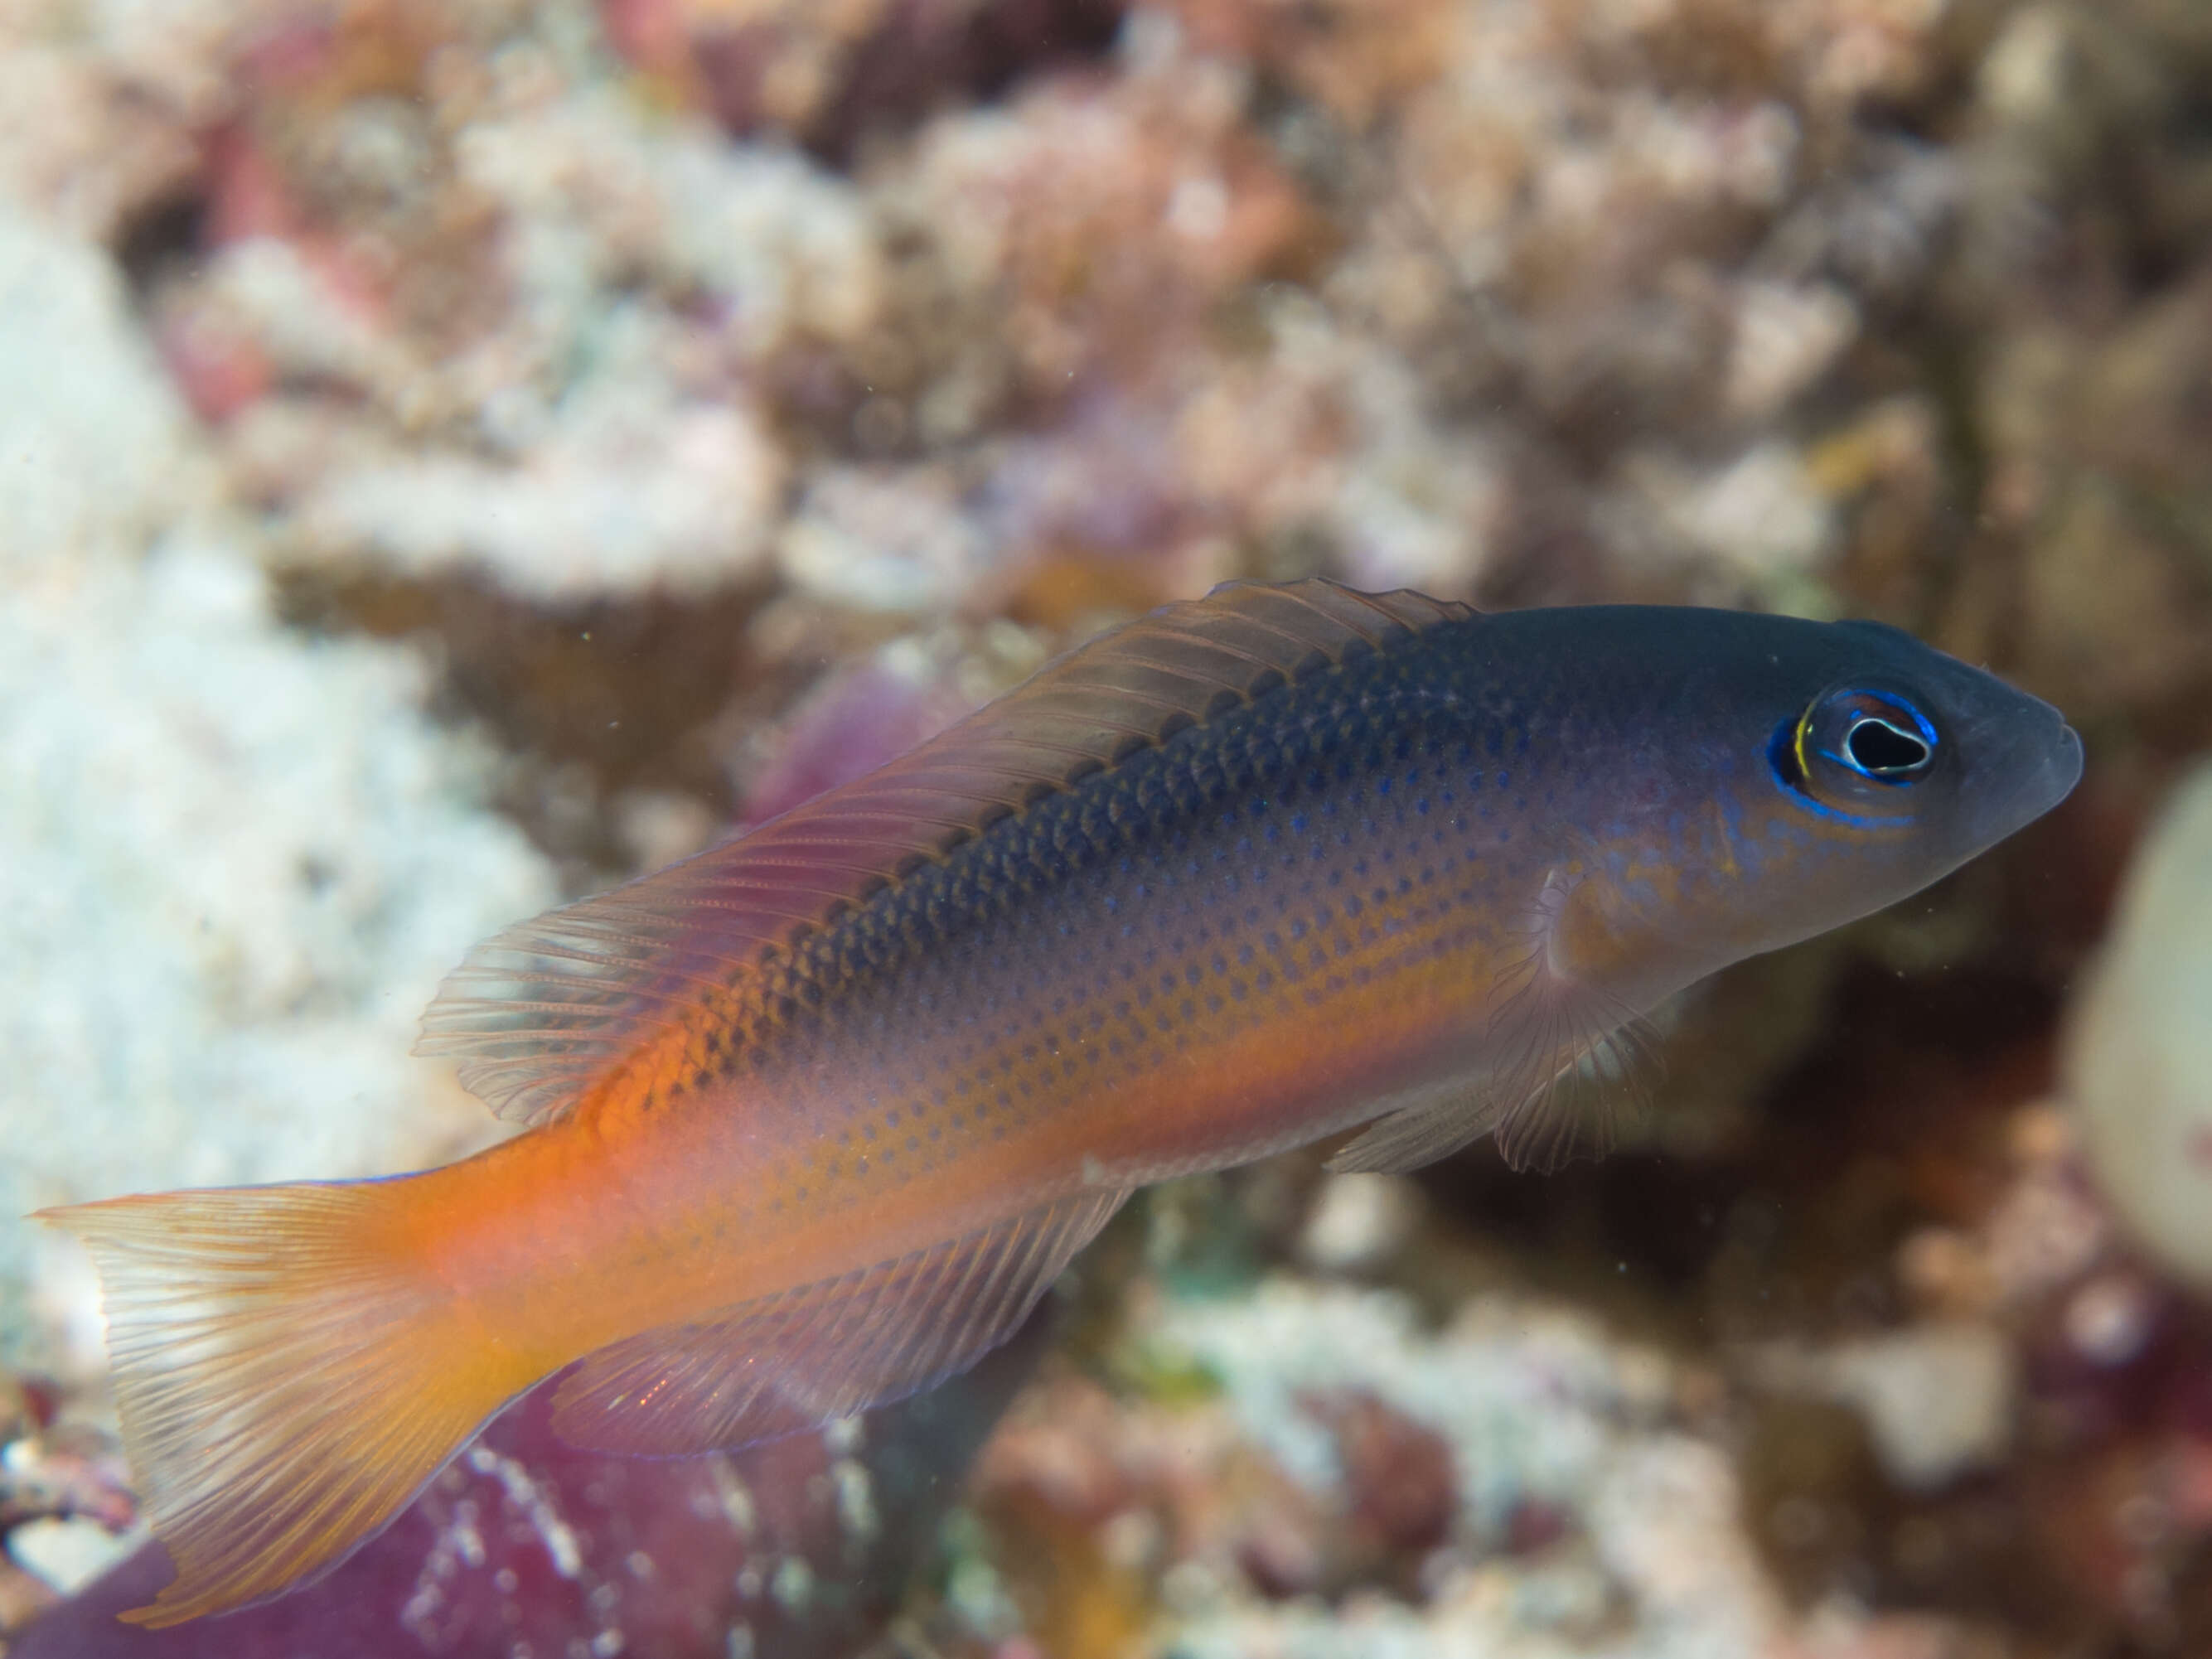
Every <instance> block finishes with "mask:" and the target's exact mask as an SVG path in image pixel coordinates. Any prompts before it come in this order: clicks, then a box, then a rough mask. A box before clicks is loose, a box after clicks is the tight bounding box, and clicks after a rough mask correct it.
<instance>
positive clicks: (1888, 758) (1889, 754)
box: [1844, 720, 1928, 774]
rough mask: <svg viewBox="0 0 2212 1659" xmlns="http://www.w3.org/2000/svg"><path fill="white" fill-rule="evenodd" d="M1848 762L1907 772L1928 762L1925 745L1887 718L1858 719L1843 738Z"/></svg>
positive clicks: (1875, 770) (1870, 768)
mask: <svg viewBox="0 0 2212 1659" xmlns="http://www.w3.org/2000/svg"><path fill="white" fill-rule="evenodd" d="M1844 750H1845V752H1846V753H1848V754H1849V755H1850V757H1851V763H1852V764H1853V765H1854V766H1857V767H1859V768H1861V769H1863V770H1865V771H1868V772H1872V773H1875V774H1881V773H1888V772H1910V771H1911V770H1913V769H1915V768H1916V767H1921V766H1925V765H1926V764H1927V763H1928V745H1927V744H1924V743H1923V742H1921V740H1920V739H1919V738H1916V737H1914V736H1912V735H1911V733H1909V732H1900V731H1899V730H1898V729H1897V728H1896V727H1895V726H1892V725H1891V724H1889V722H1888V721H1887V720H1861V721H1860V722H1859V723H1858V724H1857V726H1853V727H1851V730H1850V736H1849V737H1847V738H1844Z"/></svg>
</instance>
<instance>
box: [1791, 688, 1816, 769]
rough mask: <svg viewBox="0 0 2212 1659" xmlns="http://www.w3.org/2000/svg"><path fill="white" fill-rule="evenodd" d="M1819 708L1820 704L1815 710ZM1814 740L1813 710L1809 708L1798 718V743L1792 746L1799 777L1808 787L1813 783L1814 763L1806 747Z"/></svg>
mask: <svg viewBox="0 0 2212 1659" xmlns="http://www.w3.org/2000/svg"><path fill="white" fill-rule="evenodd" d="M1818 706H1819V705H1818V704H1815V705H1814V707H1815V708H1817V707H1818ZM1812 740H1813V710H1812V709H1811V708H1808V709H1807V710H1806V711H1805V712H1804V713H1803V714H1800V715H1799V716H1798V717H1797V737H1796V742H1795V743H1793V744H1791V745H1790V746H1791V748H1792V749H1793V750H1795V751H1796V757H1797V775H1798V776H1799V777H1801V778H1802V779H1804V780H1805V781H1806V783H1807V784H1808V785H1809V784H1811V782H1812V781H1813V761H1812V757H1811V756H1809V755H1808V754H1807V753H1806V752H1805V745H1806V744H1808V743H1810V742H1811V741H1812Z"/></svg>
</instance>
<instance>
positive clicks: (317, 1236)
mask: <svg viewBox="0 0 2212 1659" xmlns="http://www.w3.org/2000/svg"><path fill="white" fill-rule="evenodd" d="M403 1187H404V1183H401V1182H391V1183H386V1182H363V1183H359V1184H350V1185H349V1184H333V1185H315V1184H301V1185H293V1186H275V1187H243V1188H229V1189H227V1190H216V1191H210V1192H189V1193H168V1194H161V1195H159V1196H156V1197H142V1198H120V1199H113V1200H107V1201H105V1202H102V1203H97V1204H85V1205H79V1206H75V1207H73V1208H69V1209H61V1210H47V1211H42V1212H40V1218H42V1219H45V1220H49V1221H52V1222H55V1223H57V1224H58V1225H61V1226H63V1227H65V1228H67V1229H68V1230H69V1231H71V1232H73V1233H75V1234H76V1236H77V1237H78V1238H80V1239H82V1241H83V1242H84V1244H85V1247H86V1248H87V1249H88V1250H90V1252H91V1253H92V1256H93V1259H94V1261H95V1262H96V1263H98V1265H99V1267H100V1276H101V1279H102V1281H103V1283H104V1285H105V1288H106V1312H107V1346H108V1354H109V1358H110V1359H111V1360H112V1364H113V1366H114V1372H115V1395H116V1404H117V1406H118V1409H119V1411H120V1413H121V1416H122V1419H123V1443H124V1449H125V1452H126V1453H127V1454H128V1455H129V1456H130V1459H131V1468H132V1469H133V1471H134V1472H135V1473H136V1474H137V1480H138V1482H139V1493H140V1498H141V1500H142V1502H143V1504H144V1506H145V1509H146V1511H147V1514H148V1516H149V1519H150V1521H151V1522H152V1524H153V1528H154V1531H155V1535H156V1536H158V1537H159V1538H160V1539H161V1541H162V1543H163V1544H165V1545H167V1547H168V1551H169V1555H170V1559H172V1560H173V1561H174V1562H175V1563H176V1567H177V1576H176V1578H175V1580H174V1581H173V1583H170V1584H169V1586H168V1587H167V1589H164V1590H162V1591H161V1594H160V1595H158V1596H156V1597H155V1600H154V1602H153V1604H152V1605H151V1606H149V1607H139V1608H137V1609H136V1610H134V1611H132V1612H130V1613H125V1614H124V1615H123V1617H124V1618H125V1619H126V1620H130V1621H131V1623H133V1624H139V1625H149V1626H156V1627H159V1626H165V1625H174V1624H178V1623H180V1622H182V1621H183V1620H187V1619H192V1618H197V1617H198V1616H199V1615H200V1614H202V1613H220V1612H222V1611H224V1610H225V1609H228V1608H231V1607H243V1606H246V1604H248V1603H250V1602H254V1601H264V1600H266V1599H267V1598H269V1597H270V1596H272V1595H276V1594H277V1593H278V1592H280V1591H282V1590H284V1589H289V1588H290V1587H291V1586H292V1585H294V1584H295V1583H299V1582H300V1581H301V1580H302V1579H305V1578H308V1577H313V1576H314V1575H316V1574H318V1573H319V1572H321V1571H326V1570H328V1569H329V1568H331V1567H332V1566H335V1565H337V1563H338V1562H339V1561H341V1560H343V1559H344V1558H345V1557H346V1556H347V1555H348V1554H349V1553H351V1552H352V1551H353V1550H354V1548H355V1547H357V1546H358V1545H360V1544H361V1543H362V1542H363V1541H366V1540H367V1539H368V1538H369V1537H370V1536H372V1535H373V1534H374V1533H375V1532H376V1531H377V1530H378V1529H379V1528H381V1527H382V1526H383V1525H384V1524H385V1523H386V1522H388V1521H390V1520H391V1519H392V1516H395V1515H397V1514H398V1512H399V1510H401V1509H402V1508H403V1507H404V1506H405V1504H407V1502H408V1500H409V1499H410V1498H413V1497H414V1495H415V1494H416V1492H418V1491H419V1490H421V1488H422V1485H423V1483H424V1482H425V1481H427V1480H428V1479H429V1478H430V1477H431V1476H432V1475H433V1474H436V1473H437V1472H438V1470H439V1469H440V1468H441V1467H443V1465H444V1464H445V1462H446V1460H447V1458H449V1457H451V1456H452V1455H453V1452H454V1451H455V1449H458V1448H459V1446H460V1444H461V1443H463V1441H465V1439H466V1438H467V1437H468V1436H469V1435H470V1433H471V1431H473V1430H475V1429H476V1427H477V1425H479V1424H480V1423H482V1422H483V1420H484V1419H485V1418H486V1417H488V1416H489V1415H490V1414H491V1413H493V1412H494V1411H495V1410H496V1409H498V1407H499V1406H500V1405H501V1402H502V1401H505V1400H506V1399H507V1398H508V1396H509V1395H512V1394H513V1393H514V1392H516V1391H517V1389H520V1388H521V1387H523V1386H526V1384H527V1383H530V1382H531V1381H532V1380H534V1379H532V1378H529V1377H521V1378H519V1379H518V1378H515V1377H512V1376H505V1375H503V1374H501V1366H500V1364H499V1363H498V1362H497V1361H496V1360H495V1358H493V1357H492V1356H489V1355H488V1354H486V1353H484V1352H483V1345H482V1344H481V1343H479V1344H477V1345H476V1346H477V1352H469V1351H468V1348H467V1346H466V1345H465V1344H464V1343H463V1342H462V1341H461V1340H459V1334H458V1333H457V1323H458V1322H457V1321H456V1319H455V1318H454V1316H453V1312H452V1310H451V1308H450V1306H449V1305H448V1304H447V1302H446V1299H445V1298H444V1297H442V1296H441V1294H440V1292H439V1290H438V1287H437V1285H436V1284H435V1281H434V1280H432V1279H430V1278H429V1277H428V1275H427V1274H425V1273H422V1271H421V1269H420V1268H419V1267H418V1266H417V1265H416V1262H415V1261H414V1260H413V1258H412V1257H411V1255H410V1253H409V1252H406V1251H404V1250H402V1249H397V1248H395V1247H394V1246H393V1244H392V1237H393V1233H394V1230H393V1228H392V1226H391V1225H389V1218H390V1215H391V1211H390V1208H389V1206H391V1205H392V1203H393V1202H394V1201H395V1200H397V1199H398V1191H399V1189H400V1188H403Z"/></svg>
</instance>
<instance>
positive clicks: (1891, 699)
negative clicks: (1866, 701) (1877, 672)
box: [1836, 686, 1937, 755]
mask: <svg viewBox="0 0 2212 1659" xmlns="http://www.w3.org/2000/svg"><path fill="white" fill-rule="evenodd" d="M1836 695H1837V696H1844V697H1871V698H1872V699H1873V700H1874V701H1875V702H1881V703H1887V704H1888V705H1889V706H1890V707H1891V708H1898V709H1902V710H1903V711H1904V712H1905V714H1909V715H1911V717H1912V723H1913V725H1914V726H1917V727H1918V728H1919V731H1920V741H1921V742H1923V743H1924V744H1927V745H1928V752H1929V754H1931V755H1932V754H1934V753H1935V752H1936V742H1937V738H1936V722H1935V721H1933V720H1929V718H1928V716H1927V715H1925V714H1922V713H1921V712H1920V708H1919V705H1918V704H1917V703H1915V702H1913V701H1912V699H1911V698H1910V697H1908V696H1903V695H1902V694H1901V693H1899V692H1895V691H1875V690H1871V689H1869V688H1868V687H1864V686H1853V687H1852V688H1851V689H1850V690H1848V691H1841V692H1838V693H1837V694H1836Z"/></svg>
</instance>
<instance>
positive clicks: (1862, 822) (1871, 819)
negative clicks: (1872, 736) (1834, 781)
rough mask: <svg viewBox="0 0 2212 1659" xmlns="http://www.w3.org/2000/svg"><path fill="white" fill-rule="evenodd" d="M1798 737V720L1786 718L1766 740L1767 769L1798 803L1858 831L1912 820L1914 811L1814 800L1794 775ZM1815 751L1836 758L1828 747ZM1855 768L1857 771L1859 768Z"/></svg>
mask: <svg viewBox="0 0 2212 1659" xmlns="http://www.w3.org/2000/svg"><path fill="white" fill-rule="evenodd" d="M1796 736H1797V722H1796V720H1784V721H1783V722H1782V724H1781V725H1779V726H1776V727H1775V728H1774V735H1773V736H1772V737H1771V738H1768V739H1767V743H1766V770H1767V773H1768V775H1770V776H1771V777H1772V778H1773V780H1774V784H1775V787H1777V788H1778V789H1779V790H1781V791H1782V793H1784V794H1785V795H1787V796H1789V797H1790V799H1792V800H1794V801H1796V803H1797V805H1800V806H1802V807H1803V808H1804V809H1805V810H1806V811H1808V812H1811V813H1813V814H1814V816H1815V817H1824V818H1826V819H1828V820H1829V821H1830V822H1831V823H1848V824H1850V826H1851V827H1852V828H1853V829H1899V828H1902V827H1903V826H1904V825H1905V824H1908V823H1911V822H1912V819H1913V814H1911V813H1910V812H1896V813H1887V812H1884V813H1859V812H1846V811H1844V810H1843V809H1842V808H1841V807H1839V806H1831V805H1828V804H1827V802H1826V801H1824V800H1816V799H1814V797H1813V795H1812V794H1811V793H1810V792H1809V791H1808V790H1807V789H1806V787H1805V785H1804V782H1803V781H1802V779H1799V778H1797V777H1796V776H1794V774H1795V773H1796V770H1797V768H1796V753H1795V750H1796ZM1815 752H1817V753H1818V754H1819V755H1820V757H1822V758H1823V759H1825V760H1834V759H1835V757H1834V756H1833V755H1831V754H1829V753H1828V751H1827V750H1825V749H1823V750H1817V751H1815ZM1853 770H1854V771H1856V770H1857V769H1856V768H1853ZM1876 781H1880V782H1887V781H1889V780H1887V779H1880V780H1876Z"/></svg>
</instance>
